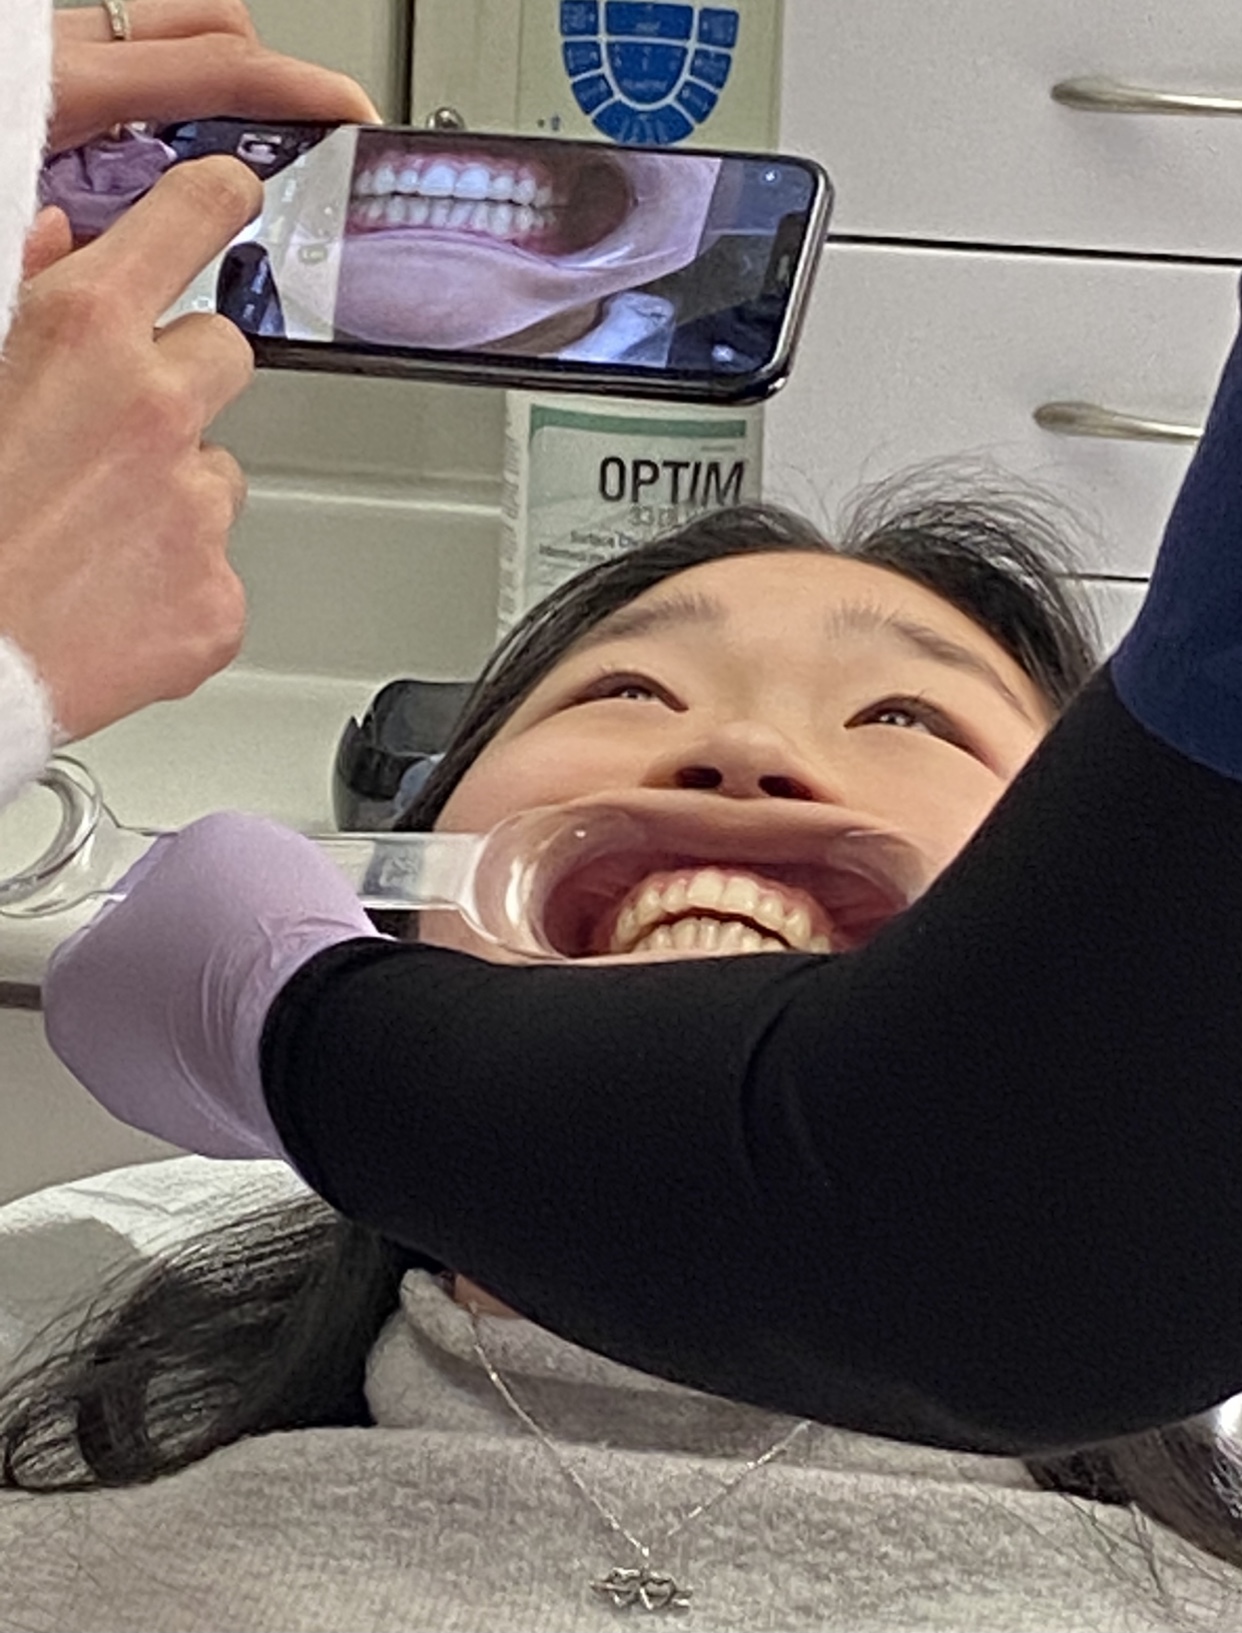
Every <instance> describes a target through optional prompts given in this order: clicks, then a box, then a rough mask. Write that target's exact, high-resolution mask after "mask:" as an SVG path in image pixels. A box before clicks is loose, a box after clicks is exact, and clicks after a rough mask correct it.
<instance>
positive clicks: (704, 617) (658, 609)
mask: <svg viewBox="0 0 1242 1633" xmlns="http://www.w3.org/2000/svg"><path fill="white" fill-rule="evenodd" d="M727 616H728V615H727V614H726V612H725V609H724V608H723V607H722V606H721V604H720V602H719V601H717V600H715V598H714V597H712V596H710V595H694V594H691V593H690V592H688V591H678V592H677V593H676V594H673V595H666V596H662V597H661V598H660V600H659V601H653V602H651V603H650V604H649V605H648V606H645V607H643V606H630V607H620V608H618V609H617V611H616V612H614V613H611V614H610V615H609V616H608V617H607V618H605V619H604V620H603V621H602V623H598V624H596V626H595V628H594V629H589V630H587V632H586V634H585V635H583V636H582V637H581V638H580V639H579V640H578V641H577V642H576V643H575V647H574V650H575V651H576V652H589V651H590V650H591V649H592V647H596V646H602V645H603V644H604V643H605V642H606V641H629V640H634V639H636V638H637V637H638V636H640V635H653V634H655V633H657V632H659V631H664V630H668V629H675V628H678V627H681V626H684V625H687V624H698V625H700V626H711V625H719V624H723V623H724V622H725V619H726V617H727Z"/></svg>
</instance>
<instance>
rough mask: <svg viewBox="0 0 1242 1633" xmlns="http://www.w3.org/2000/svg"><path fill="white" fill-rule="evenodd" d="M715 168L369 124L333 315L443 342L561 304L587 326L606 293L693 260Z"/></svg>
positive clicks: (364, 329) (404, 339)
mask: <svg viewBox="0 0 1242 1633" xmlns="http://www.w3.org/2000/svg"><path fill="white" fill-rule="evenodd" d="M719 172H720V161H719V159H713V158H708V157H705V156H702V155H689V154H663V153H631V152H619V153H615V152H612V151H610V150H609V149H607V148H605V147H602V146H600V147H595V146H592V145H589V144H584V145H582V146H577V147H574V146H566V145H565V144H562V143H558V142H544V143H539V144H531V143H525V144H521V143H514V142H506V141H505V140H504V139H503V138H499V137H497V138H487V137H480V138H478V139H476V140H473V141H470V142H467V143H452V144H450V143H447V142H446V143H444V144H443V147H442V148H441V149H437V148H436V147H435V145H434V144H432V143H429V142H428V141H427V140H425V139H424V140H421V141H420V142H419V143H418V144H417V145H410V144H407V146H406V147H404V148H403V147H402V146H401V145H400V143H399V140H398V139H397V138H395V137H393V136H392V135H391V134H387V133H379V134H376V135H373V136H372V135H369V134H368V133H366V132H364V133H363V134H362V135H361V136H360V137H359V141H358V159H357V164H356V167H355V170H354V176H353V186H352V189H351V198H350V204H349V216H348V226H347V229H346V236H345V241H344V244H343V246H342V255H341V270H340V282H339V285H338V289H337V301H336V321H337V325H338V327H339V328H340V329H341V330H342V331H344V332H346V333H348V334H351V335H354V336H357V337H358V338H360V339H362V340H365V341H370V342H373V343H377V344H385V343H387V344H396V345H404V346H428V347H436V348H447V349H469V348H471V347H476V346H484V345H495V344H497V343H499V342H502V341H507V340H511V339H512V338H513V337H514V336H521V335H525V334H527V332H528V331H532V330H533V331H535V332H536V334H538V333H539V332H541V331H542V328H543V326H545V325H548V324H549V323H551V322H553V320H556V319H557V318H560V317H563V316H564V315H565V314H569V313H576V312H582V313H584V314H585V318H584V321H585V323H586V325H587V326H588V327H590V326H591V325H593V323H594V321H595V318H596V315H597V312H598V308H599V303H600V302H601V301H603V300H605V299H606V298H607V297H608V296H610V295H616V294H618V293H620V291H622V290H625V289H637V288H640V287H641V286H643V285H645V284H648V283H651V282H652V281H653V280H654V279H657V278H661V277H663V276H665V275H666V274H667V273H670V272H675V271H678V270H680V268H682V267H684V266H687V265H688V264H689V263H690V262H691V261H692V260H693V259H694V256H695V253H696V251H697V249H698V245H699V242H700V239H701V237H702V234H703V228H704V224H705V222H706V220H707V213H708V208H709V206H710V204H711V200H712V195H713V192H714V190H715V185H716V180H717V177H718V175H719ZM514 349H523V350H530V351H535V350H539V349H541V348H540V347H539V346H538V345H537V344H536V342H535V340H534V339H533V338H532V340H531V344H530V345H529V346H523V347H520V348H519V347H515V348H514ZM552 349H553V350H555V349H556V348H555V347H553V348H552Z"/></svg>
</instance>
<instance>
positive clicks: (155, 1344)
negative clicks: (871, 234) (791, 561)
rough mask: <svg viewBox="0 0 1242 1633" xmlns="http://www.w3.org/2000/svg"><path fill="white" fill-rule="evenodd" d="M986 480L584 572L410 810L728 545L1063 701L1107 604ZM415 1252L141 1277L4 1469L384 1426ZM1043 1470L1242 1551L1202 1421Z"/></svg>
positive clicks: (543, 615)
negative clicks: (565, 668) (587, 647)
mask: <svg viewBox="0 0 1242 1633" xmlns="http://www.w3.org/2000/svg"><path fill="white" fill-rule="evenodd" d="M987 486H988V485H987V484H986V483H984V484H982V491H981V483H980V481H979V479H978V477H977V474H976V475H972V476H971V478H970V479H969V480H968V481H967V482H966V483H965V484H964V485H962V484H960V483H959V484H958V487H959V491H956V492H955V491H952V488H951V486H950V485H948V484H947V483H946V478H945V474H944V472H943V470H935V471H933V472H931V473H928V472H924V473H922V474H918V475H915V476H914V477H907V478H903V479H899V480H898V481H896V482H889V483H885V484H882V485H880V486H878V487H875V488H871V489H869V490H865V491H864V492H863V494H862V495H861V496H860V498H859V499H858V500H857V501H856V502H855V503H854V504H853V506H852V507H851V508H850V510H849V512H848V513H847V516H846V518H845V520H844V522H843V524H842V526H841V528H840V530H839V532H838V535H837V540H836V542H835V543H833V542H829V540H828V538H827V537H826V536H825V535H824V534H823V533H822V532H820V531H819V530H818V529H817V528H816V527H814V526H813V525H812V524H811V523H810V522H808V521H806V520H804V519H803V518H802V517H799V516H797V515H795V514H793V513H791V512H790V511H787V510H783V509H779V508H776V507H772V506H761V505H750V506H742V507H737V508H734V509H730V510H724V511H720V512H715V513H712V514H709V515H706V516H702V517H699V518H697V519H695V520H693V521H691V522H690V523H688V524H687V525H686V526H684V527H682V528H680V529H678V530H677V531H676V532H674V533H672V534H670V535H668V536H667V537H665V538H662V539H658V540H656V541H654V542H652V543H650V544H646V545H643V546H640V547H639V548H637V549H635V550H633V551H631V552H629V553H628V554H625V555H623V556H620V557H618V558H617V559H614V560H611V561H608V562H606V563H604V564H602V565H600V566H597V567H594V568H592V569H590V570H588V571H587V572H585V573H583V574H581V575H579V576H578V577H577V578H575V579H573V580H572V581H570V582H569V583H567V584H565V585H563V586H562V587H561V588H559V589H557V590H555V591H554V592H553V593H552V594H551V595H550V596H548V597H547V599H546V600H544V601H543V602H541V603H540V604H539V605H538V606H537V607H535V608H534V609H533V610H532V611H531V612H530V613H529V614H528V616H527V617H526V618H525V619H524V620H523V621H522V622H521V623H520V624H519V625H518V626H517V627H516V628H515V629H514V630H513V632H512V633H511V634H510V635H509V636H508V638H507V639H506V640H505V641H504V642H503V643H502V644H501V645H500V647H499V648H498V650H497V651H496V653H495V654H494V656H493V657H492V659H491V660H490V662H489V663H488V664H487V666H486V668H485V669H484V671H483V673H482V674H481V676H480V677H479V680H478V682H477V684H476V686H475V688H474V690H473V692H472V694H471V696H470V698H469V700H468V702H467V704H466V707H465V709H464V711H463V714H462V716H461V718H460V720H459V722H458V725H457V727H456V730H455V732H454V734H453V736H452V739H451V741H450V742H449V745H448V747H447V750H446V752H445V755H444V757H443V759H442V760H441V762H440V764H439V765H438V766H437V768H436V770H435V771H434V773H433V774H432V776H431V777H430V778H429V779H428V781H427V783H426V784H425V785H424V787H423V789H422V790H421V792H420V794H419V796H418V798H417V800H416V801H415V803H414V805H413V806H412V807H411V808H410V810H409V811H408V813H407V814H406V816H405V818H404V821H403V823H402V825H403V826H405V827H409V828H416V829H418V828H430V827H432V826H434V824H435V822H436V819H437V817H438V815H439V813H440V811H441V810H442V808H443V806H444V804H445V802H446V801H447V799H448V797H449V795H450V794H451V793H452V791H453V789H454V788H455V787H456V785H457V783H458V781H459V780H460V779H461V777H462V776H463V775H464V773H465V771H466V770H467V769H468V768H469V766H470V765H472V764H473V763H474V761H475V760H476V759H477V757H478V755H479V754H480V753H481V751H482V750H483V749H484V748H485V747H486V745H487V743H488V742H489V741H490V740H491V738H492V737H493V736H494V735H495V733H496V732H497V731H498V730H499V729H500V727H501V726H502V725H503V724H504V722H505V721H506V720H507V719H508V718H509V716H510V715H511V714H512V713H513V711H514V710H515V709H516V708H517V707H518V705H519V704H520V703H521V701H522V699H523V698H524V697H526V696H527V695H528V694H529V692H530V691H531V689H532V688H533V687H534V686H535V685H537V684H538V683H539V681H540V680H541V679H542V678H543V677H544V676H545V675H546V674H548V673H549V671H550V670H551V669H553V668H554V667H555V666H556V664H557V663H558V662H559V661H560V659H561V658H562V657H563V656H564V655H565V654H566V653H567V652H568V651H569V650H570V648H571V647H572V646H573V645H574V643H575V642H576V641H577V640H578V638H579V637H580V636H581V635H582V634H583V633H584V632H585V631H587V630H588V629H590V628H592V627H593V626H594V625H596V624H598V623H599V622H600V621H601V620H602V619H604V618H606V617H608V616H609V614H610V613H612V612H614V611H616V610H617V609H618V608H620V607H623V606H625V605H626V604H627V603H628V602H630V601H632V600H634V598H635V597H637V596H639V595H641V594H642V593H643V592H644V591H646V590H648V589H651V588H652V587H654V586H655V585H657V584H660V583H662V582H663V581H664V580H666V579H668V578H671V577H673V576H674V575H676V574H677V573H680V572H683V571H685V570H686V569H688V568H690V567H693V566H697V565H699V564H701V563H704V562H709V561H715V560H720V559H722V558H725V557H729V556H739V555H753V554H757V553H764V552H780V551H810V552H820V553H827V554H834V555H841V556H846V557H849V558H850V559H853V560H856V561H861V562H867V563H870V564H873V565H875V566H877V567H882V568H885V569H888V570H889V571H892V572H894V573H898V574H901V575H902V576H904V577H906V578H909V579H911V580H914V581H915V582H917V583H919V584H921V585H923V586H925V587H926V588H927V589H929V590H931V591H933V592H934V593H935V594H937V595H940V596H942V597H943V598H944V599H945V600H946V601H948V602H950V603H952V604H953V605H954V606H955V607H957V608H958V609H959V610H960V611H962V612H963V613H965V614H966V615H967V616H968V617H970V618H971V619H972V620H973V621H974V622H975V623H976V624H978V625H979V627H980V628H982V629H983V630H985V631H986V632H987V633H988V634H989V635H991V636H992V637H993V639H994V640H996V641H997V643H998V644H999V645H1000V646H1001V647H1002V648H1003V649H1004V650H1005V651H1006V652H1007V653H1009V655H1010V656H1011V657H1012V658H1013V659H1014V661H1015V662H1016V663H1017V664H1018V665H1019V666H1020V667H1021V668H1022V669H1023V670H1024V671H1025V673H1026V674H1027V675H1028V676H1029V677H1030V678H1031V680H1032V681H1033V682H1034V683H1035V685H1036V686H1037V687H1038V689H1039V691H1040V693H1041V694H1042V696H1043V697H1044V698H1045V699H1046V700H1047V704H1048V709H1049V715H1050V718H1051V717H1052V716H1055V715H1056V714H1057V713H1059V712H1060V711H1061V710H1063V709H1064V707H1065V706H1066V705H1067V704H1068V703H1069V701H1070V700H1071V699H1072V698H1073V696H1074V695H1075V693H1076V692H1077V691H1078V690H1079V688H1080V687H1081V686H1082V685H1083V684H1084V683H1085V681H1086V680H1087V679H1088V678H1089V676H1090V675H1091V673H1092V672H1093V670H1094V668H1095V666H1096V662H1097V657H1096V652H1095V650H1094V648H1095V644H1096V637H1095V634H1094V631H1093V628H1092V625H1091V620H1090V618H1089V615H1088V614H1087V613H1086V612H1085V610H1084V608H1083V607H1082V606H1081V605H1080V604H1079V603H1078V602H1077V601H1076V598H1075V596H1074V594H1073V593H1072V591H1071V588H1070V586H1069V584H1068V582H1067V576H1066V575H1068V574H1069V573H1071V572H1072V570H1073V567H1074V565H1075V563H1074V558H1073V553H1072V551H1071V549H1070V548H1069V546H1068V544H1067V543H1066V540H1065V538H1064V536H1063V534H1064V524H1063V522H1062V520H1061V519H1060V518H1057V517H1055V516H1054V515H1053V513H1052V510H1051V507H1050V506H1049V504H1048V503H1047V502H1046V501H1044V500H1042V499H1041V500H1036V499H1035V498H1033V497H1032V496H1030V495H1020V496H1016V497H1015V495H1014V493H1013V492H1012V491H1011V490H1008V489H1006V490H1004V491H1002V490H1000V489H999V488H997V487H995V485H993V487H992V491H990V492H989V491H987ZM411 1262H412V1260H411V1255H410V1254H409V1253H408V1252H407V1251H406V1250H404V1249H398V1248H396V1247H395V1245H394V1244H392V1243H390V1242H388V1241H387V1240H386V1239H385V1238H384V1237H382V1236H380V1235H379V1234H377V1233H376V1232H374V1231H371V1230H369V1229H367V1228H366V1227H364V1226H361V1225H358V1224H355V1223H353V1222H351V1221H349V1220H346V1219H343V1218H341V1217H340V1216H339V1215H337V1214H336V1213H335V1212H334V1211H333V1210H332V1209H331V1208H329V1207H328V1206H327V1205H326V1204H325V1203H323V1202H321V1201H320V1200H318V1199H317V1198H306V1199H301V1200H298V1201H296V1202H293V1203H285V1204H281V1205H278V1206H276V1207H272V1208H267V1209H264V1210H262V1211H260V1212H258V1213H256V1214H252V1215H249V1216H247V1217H244V1218H240V1219H237V1220H234V1221H232V1222H231V1223H229V1224H228V1225H227V1226H225V1227H224V1228H222V1229H218V1230H215V1231H212V1232H211V1233H209V1234H206V1235H204V1236H202V1237H199V1238H197V1239H195V1240H193V1241H191V1242H189V1243H188V1244H185V1245H182V1246H180V1247H177V1248H175V1249H174V1250H173V1251H171V1252H169V1253H166V1254H164V1255H161V1256H160V1258H159V1259H158V1260H157V1261H155V1262H154V1263H153V1264H151V1265H150V1266H147V1267H143V1268H142V1269H140V1270H139V1271H138V1272H128V1273H126V1275H125V1276H124V1277H123V1278H122V1279H121V1280H120V1281H118V1282H117V1283H116V1284H115V1285H113V1286H111V1287H109V1288H107V1289H105V1291H104V1294H103V1295H102V1297H101V1298H100V1299H99V1300H98V1301H97V1303H96V1306H95V1308H94V1310H93V1311H91V1312H90V1313H88V1315H87V1317H86V1319H85V1320H84V1321H82V1322H81V1323H79V1324H76V1325H75V1326H74V1327H73V1328H72V1330H71V1331H70V1333H69V1336H68V1338H67V1340H66V1341H65V1342H64V1343H63V1345H61V1346H60V1347H59V1349H52V1351H51V1353H50V1354H49V1353H48V1349H49V1346H48V1345H47V1344H44V1345H42V1346H41V1349H40V1353H41V1355H42V1356H43V1358H42V1359H40V1360H38V1361H37V1362H35V1363H34V1364H33V1365H32V1366H31V1368H30V1369H29V1370H28V1371H27V1372H26V1373H25V1374H24V1375H23V1376H22V1377H20V1378H18V1379H17V1380H16V1381H14V1382H13V1383H12V1384H11V1386H10V1388H9V1389H8V1391H7V1394H6V1396H5V1398H4V1399H3V1400H0V1485H3V1486H8V1487H13V1488H20V1489H23V1490H26V1491H58V1490H59V1491H65V1490H75V1489H86V1488H91V1487H107V1486H125V1485H132V1484H137V1483H141V1482H144V1481H149V1480H153V1479H156V1478H158V1477H160V1476H162V1475H165V1474H169V1473H172V1472H175V1471H176V1470H178V1469H181V1468H184V1467H186V1466H187V1465H189V1464H191V1463H194V1462H196V1461H198V1460H199V1459H201V1458H203V1457H205V1456H207V1455H208V1454H209V1453H210V1452H212V1451H214V1450H216V1449H218V1448H219V1447H222V1446H225V1445H229V1444H231V1443H232V1442H234V1441H236V1440H238V1439H241V1438H242V1437H244V1436H247V1435H254V1434H265V1433H270V1432H272V1431H275V1430H279V1429H295V1428H311V1427H330V1426H347V1425H364V1424H367V1423H369V1422H370V1421H371V1419H370V1416H369V1413H368V1410H367V1405H366V1399H365V1393H364V1382H365V1369H366V1361H367V1356H368V1354H369V1352H370V1350H371V1349H372V1347H373V1345H374V1343H375V1341H376V1339H377V1337H378V1335H379V1332H380V1329H381V1327H382V1326H383V1324H384V1322H385V1321H386V1320H387V1319H388V1317H389V1316H390V1315H391V1313H392V1312H393V1310H394V1309H395V1308H396V1305H397V1300H398V1289H399V1286H400V1281H401V1277H402V1275H403V1274H404V1273H405V1270H406V1268H407V1267H408V1266H409V1265H410V1264H411ZM418 1262H424V1263H425V1264H426V1267H427V1268H430V1269H438V1268H440V1267H439V1266H435V1265H434V1264H432V1263H431V1261H418ZM1026 1466H1027V1468H1028V1469H1029V1470H1030V1472H1031V1473H1032V1475H1033V1476H1034V1478H1035V1480H1036V1481H1037V1482H1038V1483H1039V1484H1040V1485H1042V1486H1044V1487H1045V1488H1047V1489H1049V1490H1059V1491H1063V1492H1066V1493H1069V1494H1071V1495H1072V1496H1075V1497H1079V1498H1086V1499H1089V1500H1090V1501H1092V1502H1095V1503H1107V1504H1114V1505H1130V1506H1131V1508H1132V1511H1134V1512H1135V1514H1136V1516H1137V1515H1150V1516H1153V1517H1154V1518H1156V1519H1157V1520H1159V1521H1161V1522H1163V1524H1165V1525H1166V1526H1169V1527H1170V1528H1171V1529H1172V1530H1174V1531H1176V1532H1178V1533H1179V1534H1180V1535H1181V1536H1182V1537H1184V1538H1185V1539H1187V1540H1188V1541H1190V1542H1191V1543H1193V1544H1195V1545H1196V1546H1197V1547H1198V1548H1200V1549H1203V1550H1205V1551H1206V1552H1207V1553H1209V1554H1212V1555H1215V1556H1216V1557H1217V1558H1219V1559H1222V1560H1225V1561H1227V1562H1229V1563H1231V1564H1235V1565H1242V1504H1240V1502H1239V1497H1238V1493H1239V1492H1242V1456H1240V1455H1239V1453H1238V1452H1237V1451H1235V1450H1234V1449H1233V1444H1232V1442H1231V1441H1230V1440H1229V1439H1228V1438H1227V1437H1226V1436H1224V1435H1222V1434H1219V1433H1217V1432H1216V1430H1215V1429H1214V1428H1213V1427H1212V1425H1211V1424H1210V1422H1209V1420H1208V1419H1206V1418H1202V1419H1196V1420H1192V1422H1191V1423H1189V1424H1185V1425H1172V1426H1169V1427H1166V1428H1161V1429H1157V1430H1154V1431H1151V1432H1148V1433H1144V1434H1139V1435H1134V1436H1130V1437H1128V1438H1127V1439H1125V1440H1121V1441H1112V1442H1109V1443H1108V1444H1106V1445H1101V1446H1095V1447H1084V1448H1080V1449H1078V1450H1077V1451H1075V1452H1073V1453H1072V1454H1067V1455H1063V1456H1056V1457H1042V1458H1030V1459H1027V1460H1026Z"/></svg>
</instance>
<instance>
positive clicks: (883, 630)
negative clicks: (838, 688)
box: [828, 602, 1040, 726]
mask: <svg viewBox="0 0 1242 1633" xmlns="http://www.w3.org/2000/svg"><path fill="white" fill-rule="evenodd" d="M843 635H894V636H896V637H897V639H898V640H899V641H900V642H901V643H902V644H903V645H904V646H907V647H911V648H913V649H914V650H915V651H916V652H918V653H919V654H921V656H923V657H925V658H931V659H932V661H933V662H934V663H940V664H944V665H945V667H946V668H949V669H960V670H961V671H963V673H965V674H968V675H975V676H977V678H978V679H979V680H982V681H984V682H985V683H986V684H987V685H988V686H990V687H991V688H992V690H993V691H994V692H996V693H997V694H998V695H999V696H1000V697H1002V698H1004V700H1005V702H1006V703H1008V704H1009V706H1010V707H1011V708H1013V709H1016V710H1017V712H1018V713H1019V714H1020V715H1021V716H1022V718H1023V720H1025V721H1026V723H1027V724H1028V725H1030V726H1038V725H1039V724H1040V722H1039V721H1037V720H1034V719H1033V718H1032V717H1031V713H1030V711H1029V710H1028V709H1027V707H1026V705H1025V704H1024V703H1023V702H1022V699H1021V698H1020V697H1019V696H1018V694H1017V693H1016V692H1015V691H1014V690H1013V689H1012V687H1010V686H1008V685H1007V684H1006V682H1005V680H1004V678H1003V677H1002V676H1001V675H1000V674H999V673H998V672H997V671H996V670H995V669H993V667H992V665H991V664H990V663H989V662H988V661H987V659H986V658H984V657H981V656H980V655H979V653H977V652H972V651H971V650H970V648H969V647H966V646H962V645H961V644H960V643H959V642H957V641H955V640H953V639H951V637H949V636H948V635H942V634H941V633H940V631H939V630H937V629H932V628H931V626H930V625H929V624H920V623H919V622H918V621H917V620H916V619H913V618H903V617H901V616H900V614H898V613H894V612H884V611H883V610H882V609H881V608H880V607H873V606H869V605H868V604H867V603H866V602H848V603H847V604H846V605H845V606H842V607H837V608H836V609H835V610H834V611H833V612H832V614H831V615H830V617H829V619H828V637H829V639H830V640H839V639H840V638H841V636H843Z"/></svg>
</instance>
